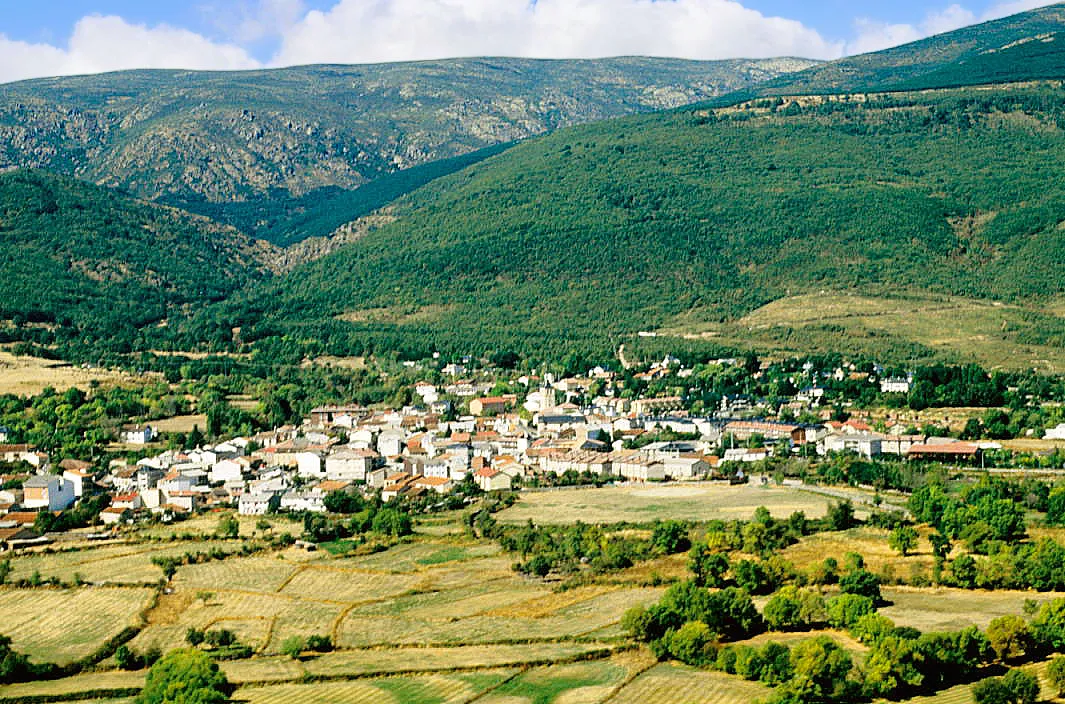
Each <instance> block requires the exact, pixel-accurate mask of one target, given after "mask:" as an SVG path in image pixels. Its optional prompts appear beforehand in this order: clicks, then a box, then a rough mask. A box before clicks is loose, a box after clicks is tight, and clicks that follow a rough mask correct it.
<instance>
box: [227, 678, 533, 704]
mask: <svg viewBox="0 0 1065 704" xmlns="http://www.w3.org/2000/svg"><path fill="white" fill-rule="evenodd" d="M514 674H515V671H513V670H487V671H483V672H474V673H464V674H454V675H420V676H412V677H386V678H381V679H376V680H358V681H353V682H323V683H315V684H285V685H275V686H273V687H248V688H244V689H241V690H240V691H239V692H237V694H236V695H235V696H234V698H233V701H234V702H249V704H289V703H290V702H300V704H392V703H395V704H408V703H409V704H415V703H416V702H434V703H435V704H458V703H459V702H468V701H471V700H472V699H474V698H476V697H477V696H478V695H479V694H481V693H483V692H485V691H486V690H488V689H490V688H492V687H494V686H496V685H498V684H499V683H500V682H502V681H504V680H506V679H508V678H509V677H512V676H513V675H514Z"/></svg>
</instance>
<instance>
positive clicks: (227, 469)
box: [207, 460, 244, 484]
mask: <svg viewBox="0 0 1065 704" xmlns="http://www.w3.org/2000/svg"><path fill="white" fill-rule="evenodd" d="M243 475H244V465H243V464H241V463H240V462H238V461H236V460H222V461H220V462H215V463H214V464H213V465H211V471H210V473H209V474H208V475H207V476H208V481H210V482H211V483H212V484H217V483H219V482H229V481H234V480H238V479H241V478H242V477H243Z"/></svg>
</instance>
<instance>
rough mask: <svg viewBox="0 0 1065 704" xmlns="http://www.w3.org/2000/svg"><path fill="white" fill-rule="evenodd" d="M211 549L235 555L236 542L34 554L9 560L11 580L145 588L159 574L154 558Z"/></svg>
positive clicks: (114, 545) (116, 545)
mask: <svg viewBox="0 0 1065 704" xmlns="http://www.w3.org/2000/svg"><path fill="white" fill-rule="evenodd" d="M213 547H218V548H221V549H222V550H227V551H235V550H238V549H239V548H240V544H239V543H237V542H235V541H230V542H225V541H177V542H172V543H112V544H107V545H100V546H98V547H90V548H87V549H83V550H73V551H67V552H51V553H49V552H35V553H27V554H24V555H18V556H16V557H13V558H11V567H12V571H11V577H10V578H11V579H12V580H17V579H28V578H30V577H31V575H33V573H35V572H36V573H38V574H40V575H41V577H44V578H49V577H55V578H57V579H59V580H60V581H62V582H73V581H75V578H76V577H77V576H80V577H81V578H82V579H83V580H84V581H86V582H93V583H107V584H147V583H154V582H158V581H159V578H160V577H162V576H163V572H162V570H160V569H159V568H158V567H157V566H155V565H153V564H152V562H151V559H152V558H153V557H171V556H176V555H181V554H183V553H186V552H192V553H195V552H207V551H208V550H210V549H211V548H213Z"/></svg>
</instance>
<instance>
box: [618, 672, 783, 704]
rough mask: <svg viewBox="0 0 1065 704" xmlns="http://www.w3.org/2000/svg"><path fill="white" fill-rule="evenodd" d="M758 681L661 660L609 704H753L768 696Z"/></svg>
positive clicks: (764, 687) (767, 689)
mask: <svg viewBox="0 0 1065 704" xmlns="http://www.w3.org/2000/svg"><path fill="white" fill-rule="evenodd" d="M769 692H770V690H769V688H768V687H766V686H765V685H763V684H759V683H758V682H748V681H746V680H744V679H741V678H739V677H733V676H730V675H725V674H722V673H719V672H706V671H703V670H697V669H695V668H692V667H687V666H686V665H680V664H676V663H662V664H659V665H655V666H654V667H652V668H651V669H650V670H648V671H646V672H644V673H643V674H641V675H640V676H639V677H637V678H636V679H634V680H633V681H632V682H631V683H630V684H629V685H628V686H626V687H625V688H624V689H622V690H621V691H620V692H619V693H618V694H617V695H616V696H615V697H613V698H612V699H611V700H610V703H611V704H752V702H755V701H759V700H762V699H765V698H766V697H767V696H769Z"/></svg>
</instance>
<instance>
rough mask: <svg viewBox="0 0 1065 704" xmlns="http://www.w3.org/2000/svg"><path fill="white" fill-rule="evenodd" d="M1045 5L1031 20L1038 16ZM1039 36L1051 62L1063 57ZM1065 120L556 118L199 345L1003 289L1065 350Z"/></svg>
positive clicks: (469, 348) (1010, 103) (971, 100)
mask: <svg viewBox="0 0 1065 704" xmlns="http://www.w3.org/2000/svg"><path fill="white" fill-rule="evenodd" d="M1051 10H1053V11H1057V8H1052V9H1051ZM1048 14H1052V12H1051V11H1049V10H1048V11H1037V12H1034V13H1029V15H1028V17H1029V18H1031V19H1032V21H1033V22H1034V24H1035V26H1036V27H1037V28H1039V29H1040V30H1041V28H1042V26H1043V25H1042V22H1043V21H1044V19H1045V18H1046V17H1047V16H1048ZM1024 17H1025V16H1021V18H1020V19H1018V18H1010V19H1008V20H1003V21H1001V22H999V23H992V26H991V27H990V28H989V27H986V26H985V27H984V28H983V29H982V30H980V31H976V30H974V29H967V30H961V31H960V33H959V36H962V37H971V36H983V37H985V38H986V39H987V41H989V42H991V43H992V44H993V45H994V47H996V48H997V47H1001V46H1003V45H1004V44H1007V43H1009V41H1008V40H1009V37H1010V36H1011V35H1010V31H1016V35H1014V36H1015V37H1016V38H1017V41H1021V40H1023V39H1025V38H1027V37H1028V36H1029V30H1030V29H1031V25H1029V24H1027V23H1025V22H1024V21H1023V19H1024ZM996 28H997V29H996ZM1011 28H1013V29H1012V30H1011ZM993 30H994V31H993ZM950 36H951V35H946V36H945V37H941V38H939V39H938V40H937V41H939V42H942V43H948V44H949V43H950ZM1040 41H1041V40H1040ZM1030 43H1031V42H1025V44H1024V45H1027V44H1030ZM1042 46H1043V47H1045V48H1047V49H1048V52H1047V53H1046V60H1047V62H1048V64H1049V63H1053V62H1055V61H1058V60H1059V58H1060V54H1061V52H1063V51H1065V42H1061V41H1058V40H1055V41H1053V42H1046V43H1044V44H1042ZM1049 49H1053V50H1054V51H1053V52H1051V51H1049ZM971 51H972V52H973V53H974V54H979V53H980V50H979V47H978V46H977V47H972V48H971ZM867 60H868V61H872V59H871V58H870V59H867ZM950 62H951V59H950V58H949V57H947V64H950ZM926 68H927V69H928V71H929V73H931V72H932V71H934V70H936V69H935V68H934V67H932V66H928V67H926ZM940 68H942V69H943V70H945V69H946V65H944V66H941V67H940ZM911 75H912V74H911ZM1027 75H1028V68H1026V67H1024V66H1019V67H1017V74H1016V75H1012V74H1009V73H1004V74H1002V76H1001V78H1002V80H1004V81H1011V80H1012V79H1014V78H1020V77H1022V76H1027ZM1061 77H1062V78H1065V75H1062V76H1061ZM896 78H897V79H898V80H899V81H901V80H903V77H902V76H901V75H899V76H896ZM1063 129H1065V91H1063V90H1062V88H1061V84H1060V82H1049V83H1037V84H1017V85H1002V86H1000V87H997V88H979V89H972V88H954V89H944V90H937V91H922V92H896V93H885V94H870V93H867V92H863V93H861V94H860V95H857V96H853V97H852V96H848V95H844V96H819V97H818V96H814V97H807V98H802V99H798V100H796V99H790V98H789V99H784V98H773V97H769V98H759V99H757V100H754V101H749V102H748V103H746V104H740V105H737V106H732V107H722V108H718V109H710V108H703V109H688V110H678V111H673V112H669V113H663V114H654V115H647V116H638V117H630V118H624V119H617V120H611V121H605V122H600V123H595V124H592V125H584V126H579V127H574V128H571V129H567V130H560V131H558V132H555V133H554V134H551V135H549V136H546V137H543V138H540V139H536V140H530V141H528V142H525V143H522V144H520V145H518V146H516V147H514V148H512V149H509V150H507V151H506V152H504V153H502V154H499V155H497V156H494V157H491V158H489V159H486V160H484V161H482V162H480V163H478V164H476V165H474V166H472V167H470V168H468V169H466V170H464V171H462V172H460V173H457V174H454V175H452V176H448V177H445V178H443V179H440V180H438V181H434V182H433V183H431V184H430V185H428V186H426V187H424V188H422V189H419V190H418V191H415V192H413V193H412V194H410V195H409V196H407V197H405V198H403V199H401V200H399V201H398V202H396V203H395V204H393V207H392V208H391V210H390V216H392V217H394V218H395V221H394V222H383V223H376V224H375V226H374V227H371V228H368V230H369V231H368V232H367V233H366V234H364V235H363V236H361V238H360V239H358V240H357V241H356V242H355V243H353V244H350V245H348V246H346V247H344V248H343V249H341V250H339V251H337V252H335V253H333V254H331V255H329V256H327V257H325V258H323V259H321V260H319V261H316V262H313V263H310V264H307V265H304V266H301V267H297V268H296V269H295V270H294V271H292V272H291V273H290V274H288V275H286V276H284V277H281V278H278V279H275V280H272V281H270V282H267V283H265V284H263V285H262V286H259V287H255V288H253V289H252V290H250V291H248V292H245V293H241V294H240V295H238V296H237V297H235V298H234V299H232V300H230V301H227V302H226V303H224V304H222V305H221V306H220V307H219V308H217V309H214V310H213V311H212V313H211V316H210V318H203V319H200V320H198V321H196V323H195V325H194V326H193V327H192V328H190V329H189V331H188V334H189V338H188V339H195V338H197V337H203V336H208V335H212V334H216V333H213V332H212V327H211V326H217V325H225V326H228V325H241V326H243V327H244V328H245V339H256V338H260V339H261V338H275V337H277V336H286V335H289V334H290V333H294V332H295V331H296V330H298V331H299V333H300V335H302V336H310V337H313V338H314V339H317V340H320V341H323V344H327V345H331V349H332V351H333V352H334V353H345V352H354V353H360V352H366V351H372V350H378V351H381V350H399V351H401V352H402V353H405V354H411V355H419V354H425V353H427V352H429V351H432V350H434V349H446V350H452V351H456V352H459V351H464V352H473V353H477V352H493V351H496V352H498V351H501V350H506V351H516V352H521V353H526V354H530V355H534V356H551V357H553V358H556V359H561V358H564V357H566V356H567V355H573V354H586V353H594V354H595V355H599V356H600V358H601V357H602V356H603V355H608V354H610V353H611V352H612V350H614V349H616V346H617V345H618V344H619V343H621V342H623V341H625V340H627V339H631V337H632V336H634V335H635V333H637V332H638V331H642V330H665V331H670V332H672V333H674V334H684V333H685V332H690V333H693V334H701V333H703V332H711V333H712V332H713V331H714V330H715V329H718V328H715V327H714V326H715V325H720V324H723V323H729V321H736V320H738V319H740V318H742V317H743V316H745V315H747V314H748V313H751V312H752V311H754V310H755V309H757V308H759V307H761V306H764V305H766V304H768V303H770V302H772V301H775V300H777V299H783V298H786V297H793V296H797V295H800V294H805V293H820V292H822V291H824V292H829V293H831V292H842V293H857V294H860V295H861V296H863V297H865V298H876V297H892V298H893V299H897V298H898V297H899V296H903V297H905V296H912V297H914V300H917V301H920V303H919V305H920V307H921V309H922V311H925V319H926V320H927V318H928V314H927V311H928V310H931V309H933V308H934V307H932V306H929V305H928V304H927V301H928V300H931V299H934V298H936V297H944V296H961V297H965V299H966V300H970V301H979V300H984V301H1002V302H1008V303H1010V304H1011V307H1010V308H1009V314H1008V315H1005V314H1004V315H1003V317H1002V319H1001V320H1000V321H999V322H998V323H994V322H992V318H993V316H994V313H993V311H992V312H991V313H990V316H991V317H989V315H988V314H987V313H986V311H983V309H981V313H980V315H981V316H982V317H981V319H980V320H981V322H980V324H979V326H976V327H974V328H973V329H974V330H976V329H977V328H978V329H979V331H980V332H979V334H980V335H984V334H987V332H988V330H990V331H991V333H992V334H993V335H997V336H999V337H1001V338H1002V339H1003V340H1006V341H1012V342H1013V343H1017V344H1032V345H1058V344H1061V343H1063V342H1065V321H1063V319H1062V318H1060V317H1058V316H1057V315H1056V314H1054V313H1052V312H1050V308H1049V306H1050V305H1051V304H1054V305H1057V303H1058V301H1059V300H1060V297H1062V296H1063V295H1065V270H1063V269H1062V267H1061V266H1060V262H1061V261H1065V236H1063V233H1065V205H1063V204H1065V138H1063V137H1065V133H1063ZM799 300H813V299H799ZM915 305H918V304H915ZM967 305H968V304H967ZM973 305H975V304H973ZM970 307H971V306H970ZM1057 309H1059V308H1055V310H1057ZM1044 311H1045V312H1044ZM838 317H839V315H838V311H837V313H836V315H835V316H834V318H833V322H832V323H831V325H832V326H833V329H831V330H828V329H827V328H826V330H824V331H821V332H823V333H825V334H828V335H831V336H832V339H833V340H837V341H838V342H839V343H840V344H841V345H842V346H851V347H857V346H866V347H872V348H876V349H878V350H879V351H881V352H884V353H885V354H892V355H896V356H906V357H912V356H923V355H927V354H928V353H929V348H928V347H927V346H926V345H925V344H924V343H922V342H920V340H924V341H928V340H934V337H930V336H929V335H928V334H927V332H922V336H921V337H920V340H918V338H915V337H912V336H909V337H908V336H907V332H906V326H905V324H899V325H892V324H887V323H885V324H884V325H885V326H884V327H882V328H878V329H873V328H870V329H869V330H868V332H869V334H868V335H866V336H864V337H863V339H858V338H857V337H855V336H853V335H848V334H847V333H846V332H845V331H844V330H845V329H844V328H841V327H840V325H839V322H838V320H837V319H838ZM904 319H905V318H904V317H903V320H904ZM882 320H883V319H881V322H882ZM808 322H809V320H808V319H807V320H806V322H805V323H804V326H803V330H802V334H803V335H805V336H806V337H807V338H812V337H816V336H817V335H818V334H820V333H819V332H818V329H817V326H816V325H809V324H806V323H808ZM926 327H927V326H926ZM726 332H728V333H729V335H731V336H732V339H736V335H737V334H739V331H737V330H736V328H735V327H730V328H727V330H726ZM773 334H774V336H776V337H778V338H779V337H780V336H781V335H787V334H788V333H787V330H783V329H776V330H775V332H774V333H773ZM973 334H977V333H973ZM864 338H868V339H864ZM763 339H764V336H763ZM965 344H966V343H965V340H964V338H962V339H959V340H958V342H957V344H956V345H955V348H954V349H955V351H958V350H962V351H963V350H964V347H965ZM996 354H998V352H996ZM999 356H1001V355H999Z"/></svg>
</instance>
